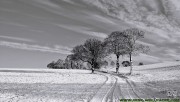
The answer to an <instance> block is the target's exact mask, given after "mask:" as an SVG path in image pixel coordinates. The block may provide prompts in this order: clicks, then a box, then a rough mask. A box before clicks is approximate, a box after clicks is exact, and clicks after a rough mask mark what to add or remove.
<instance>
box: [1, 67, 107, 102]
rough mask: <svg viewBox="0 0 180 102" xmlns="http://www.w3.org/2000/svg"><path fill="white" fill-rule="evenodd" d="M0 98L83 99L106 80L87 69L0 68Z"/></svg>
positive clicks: (36, 101) (4, 101) (28, 101)
mask: <svg viewBox="0 0 180 102" xmlns="http://www.w3.org/2000/svg"><path fill="white" fill-rule="evenodd" d="M0 78H1V79H0V102H86V101H88V100H90V99H91V98H92V97H93V96H94V95H95V94H96V92H97V91H98V89H99V88H100V87H101V86H102V84H103V83H104V82H105V81H106V77H105V76H103V75H98V74H91V72H90V71H87V70H33V69H27V70H22V69H21V70H20V69H13V70H11V69H0Z"/></svg>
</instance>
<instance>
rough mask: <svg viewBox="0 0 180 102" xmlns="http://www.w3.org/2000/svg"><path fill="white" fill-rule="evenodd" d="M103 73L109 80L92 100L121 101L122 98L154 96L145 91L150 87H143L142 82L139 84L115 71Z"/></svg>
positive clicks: (92, 101)
mask: <svg viewBox="0 0 180 102" xmlns="http://www.w3.org/2000/svg"><path fill="white" fill-rule="evenodd" d="M98 74H100V73H98ZM103 75H106V76H107V77H108V81H107V82H106V84H104V85H103V86H102V88H101V89H100V90H99V91H100V92H99V91H98V93H97V94H96V96H95V97H94V98H93V100H91V101H90V102H119V100H120V99H147V98H148V99H149V98H154V97H153V95H152V94H147V93H145V92H147V91H148V89H146V88H145V87H143V84H142V83H138V84H137V83H135V82H133V81H132V80H129V79H128V78H126V77H124V76H118V75H117V74H114V73H111V74H108V73H103ZM107 88H109V90H107ZM105 92H106V93H105ZM97 99H98V100H97Z"/></svg>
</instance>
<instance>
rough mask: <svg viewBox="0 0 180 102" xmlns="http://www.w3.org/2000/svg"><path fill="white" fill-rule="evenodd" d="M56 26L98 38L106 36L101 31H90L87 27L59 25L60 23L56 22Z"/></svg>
mask: <svg viewBox="0 0 180 102" xmlns="http://www.w3.org/2000/svg"><path fill="white" fill-rule="evenodd" d="M57 26H59V27H61V28H64V29H67V30H71V31H74V32H78V33H81V34H86V35H90V36H95V37H99V38H106V37H107V34H105V33H103V32H95V31H92V29H91V28H87V27H82V26H70V25H60V24H58V25H57Z"/></svg>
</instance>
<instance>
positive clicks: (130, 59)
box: [129, 53, 133, 75]
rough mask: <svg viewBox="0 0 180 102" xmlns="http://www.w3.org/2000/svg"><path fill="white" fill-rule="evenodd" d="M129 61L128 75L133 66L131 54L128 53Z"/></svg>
mask: <svg viewBox="0 0 180 102" xmlns="http://www.w3.org/2000/svg"><path fill="white" fill-rule="evenodd" d="M129 61H130V73H129V74H130V75H131V74H132V68H133V63H132V54H131V53H129Z"/></svg>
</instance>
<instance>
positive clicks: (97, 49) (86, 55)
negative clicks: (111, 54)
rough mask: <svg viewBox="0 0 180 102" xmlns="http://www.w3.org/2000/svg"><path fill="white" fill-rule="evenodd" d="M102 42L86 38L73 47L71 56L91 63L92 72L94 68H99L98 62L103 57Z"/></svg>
mask: <svg viewBox="0 0 180 102" xmlns="http://www.w3.org/2000/svg"><path fill="white" fill-rule="evenodd" d="M103 51H104V44H103V43H102V42H101V41H100V40H97V39H88V40H86V41H85V43H84V44H83V45H79V46H76V47H74V49H73V50H72V52H73V57H74V58H76V59H77V60H81V61H83V62H87V63H89V64H90V65H91V70H92V73H94V69H95V68H99V62H100V61H101V59H102V58H103V57H105V55H106V54H105V53H104V52H103Z"/></svg>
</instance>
